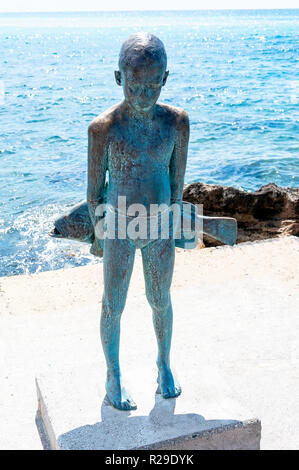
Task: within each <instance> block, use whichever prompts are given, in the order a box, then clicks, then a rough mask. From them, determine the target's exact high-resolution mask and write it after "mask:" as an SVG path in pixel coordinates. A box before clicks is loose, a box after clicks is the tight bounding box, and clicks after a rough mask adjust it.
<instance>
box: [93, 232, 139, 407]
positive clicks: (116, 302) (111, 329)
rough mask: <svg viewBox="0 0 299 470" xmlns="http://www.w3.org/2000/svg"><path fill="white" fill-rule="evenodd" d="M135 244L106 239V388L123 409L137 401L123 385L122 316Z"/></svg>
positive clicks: (103, 337)
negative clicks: (120, 338)
mask: <svg viewBox="0 0 299 470" xmlns="http://www.w3.org/2000/svg"><path fill="white" fill-rule="evenodd" d="M134 256H135V247H134V245H133V244H132V243H130V241H128V240H118V239H114V240H112V239H108V238H106V239H105V240H104V258H103V265H104V266H103V268H104V294H103V301H102V314H101V340H102V346H103V350H104V354H105V358H106V363H107V381H106V391H107V396H108V398H109V400H110V402H111V404H112V405H113V406H114V407H116V408H118V409H122V410H129V409H136V404H135V403H134V401H133V400H132V398H131V397H130V396H129V395H128V393H127V392H126V390H125V389H124V387H123V386H122V381H121V374H120V367H119V335H120V318H121V314H122V312H123V310H124V307H125V303H126V297H127V291H128V287H129V282H130V278H131V274H132V270H133V264H134Z"/></svg>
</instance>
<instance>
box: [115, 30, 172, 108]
mask: <svg viewBox="0 0 299 470" xmlns="http://www.w3.org/2000/svg"><path fill="white" fill-rule="evenodd" d="M118 65H119V70H118V71H115V79H116V83H117V84H118V85H120V86H122V87H123V91H124V95H125V99H126V101H127V102H128V103H129V104H130V105H131V106H132V107H133V108H134V109H135V110H137V111H139V112H140V111H141V112H142V111H143V112H146V111H148V110H150V109H151V108H152V107H153V106H154V104H155V103H156V101H157V100H158V98H159V95H160V92H161V88H162V86H164V85H165V83H166V80H167V76H168V71H166V66H167V56H166V51H165V48H164V44H163V42H162V41H161V40H160V39H159V38H157V37H156V36H154V35H153V34H150V33H144V32H141V33H136V34H132V35H131V36H129V38H128V39H127V40H126V41H125V42H124V44H123V45H122V48H121V51H120V55H119V62H118Z"/></svg>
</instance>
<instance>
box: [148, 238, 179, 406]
mask: <svg viewBox="0 0 299 470" xmlns="http://www.w3.org/2000/svg"><path fill="white" fill-rule="evenodd" d="M174 256H175V247H174V240H173V239H165V240H163V239H160V240H159V239H158V240H154V241H152V242H151V243H149V244H148V245H146V246H145V247H144V248H142V260H143V271H144V278H145V289H146V296H147V299H148V302H149V304H150V306H151V308H152V311H153V323H154V328H155V333H156V338H157V343H158V358H157V366H158V370H159V374H158V384H159V386H158V392H159V393H162V396H163V397H164V398H171V397H176V396H178V395H180V393H181V387H180V386H179V384H178V383H177V382H176V380H175V379H174V377H173V375H172V372H171V369H170V361H169V354H170V345H171V336H172V306H171V299H170V285H171V281H172V274H173V266H174Z"/></svg>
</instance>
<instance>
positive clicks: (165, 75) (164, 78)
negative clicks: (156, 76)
mask: <svg viewBox="0 0 299 470" xmlns="http://www.w3.org/2000/svg"><path fill="white" fill-rule="evenodd" d="M168 74H169V70H166V72H165V73H164V77H163V82H162V86H164V85H165V83H166V80H167V77H168Z"/></svg>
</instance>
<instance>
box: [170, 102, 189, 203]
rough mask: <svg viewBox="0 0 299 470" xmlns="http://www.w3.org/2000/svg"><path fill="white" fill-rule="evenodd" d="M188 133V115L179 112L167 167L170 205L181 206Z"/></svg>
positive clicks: (181, 111) (182, 111) (184, 112)
mask: <svg viewBox="0 0 299 470" xmlns="http://www.w3.org/2000/svg"><path fill="white" fill-rule="evenodd" d="M189 132H190V129H189V118H188V114H187V113H186V111H184V110H180V113H179V115H178V117H177V123H176V139H175V145H174V149H173V152H172V156H171V160H170V165H169V175H170V187H171V204H173V203H179V204H181V202H182V197H183V189H184V176H185V170H186V162H187V154H188V142H189Z"/></svg>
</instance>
